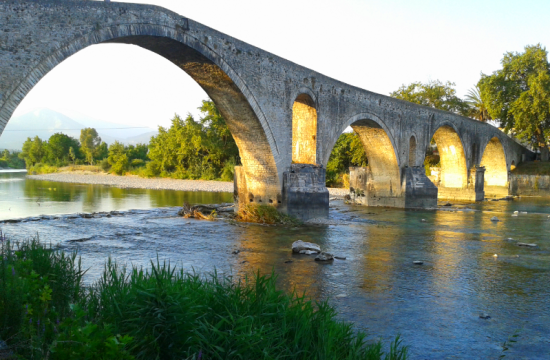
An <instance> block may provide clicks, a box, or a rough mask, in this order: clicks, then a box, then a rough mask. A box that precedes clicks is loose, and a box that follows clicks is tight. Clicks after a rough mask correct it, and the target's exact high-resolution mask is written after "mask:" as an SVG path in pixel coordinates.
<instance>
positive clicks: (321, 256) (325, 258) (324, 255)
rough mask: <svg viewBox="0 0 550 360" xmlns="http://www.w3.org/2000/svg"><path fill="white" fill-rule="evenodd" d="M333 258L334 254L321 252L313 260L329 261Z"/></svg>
mask: <svg viewBox="0 0 550 360" xmlns="http://www.w3.org/2000/svg"><path fill="white" fill-rule="evenodd" d="M331 260H334V255H332V254H329V253H326V252H322V253H320V254H319V255H317V256H316V257H315V261H331Z"/></svg>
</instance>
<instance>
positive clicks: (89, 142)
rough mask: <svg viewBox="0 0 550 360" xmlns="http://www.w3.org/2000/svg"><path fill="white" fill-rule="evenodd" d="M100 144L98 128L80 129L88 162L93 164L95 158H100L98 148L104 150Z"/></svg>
mask: <svg viewBox="0 0 550 360" xmlns="http://www.w3.org/2000/svg"><path fill="white" fill-rule="evenodd" d="M100 145H101V138H100V137H99V135H98V133H97V130H96V129H94V128H86V129H82V130H81V131H80V146H81V150H82V152H83V153H84V157H85V159H86V161H87V162H88V164H90V165H93V163H94V158H98V156H97V155H98V150H102V149H101V148H100Z"/></svg>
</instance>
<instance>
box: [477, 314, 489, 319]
mask: <svg viewBox="0 0 550 360" xmlns="http://www.w3.org/2000/svg"><path fill="white" fill-rule="evenodd" d="M479 318H480V319H483V320H489V319H490V318H491V316H490V315H489V314H485V313H483V314H480V315H479Z"/></svg>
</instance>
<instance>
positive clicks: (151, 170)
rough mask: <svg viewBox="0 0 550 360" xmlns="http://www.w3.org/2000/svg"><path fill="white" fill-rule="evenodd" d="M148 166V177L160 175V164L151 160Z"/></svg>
mask: <svg viewBox="0 0 550 360" xmlns="http://www.w3.org/2000/svg"><path fill="white" fill-rule="evenodd" d="M145 167H146V175H147V177H157V176H159V175H160V165H159V164H158V163H157V162H155V161H149V162H148V163H147V165H146V166H145Z"/></svg>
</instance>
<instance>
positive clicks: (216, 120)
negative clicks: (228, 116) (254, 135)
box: [147, 100, 240, 180]
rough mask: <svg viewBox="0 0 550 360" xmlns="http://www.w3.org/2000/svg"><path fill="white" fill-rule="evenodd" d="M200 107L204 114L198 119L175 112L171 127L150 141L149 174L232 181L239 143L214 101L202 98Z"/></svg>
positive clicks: (237, 158)
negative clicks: (183, 116)
mask: <svg viewBox="0 0 550 360" xmlns="http://www.w3.org/2000/svg"><path fill="white" fill-rule="evenodd" d="M199 109H200V110H201V111H202V113H203V114H204V116H203V117H201V118H200V120H199V121H198V122H197V121H195V119H193V117H192V116H191V115H188V116H187V118H185V120H183V119H182V118H180V117H179V116H178V115H176V116H175V117H174V118H173V119H172V126H170V128H168V129H165V128H163V127H159V133H158V135H157V136H153V137H152V138H151V141H150V143H149V153H148V155H147V156H148V157H149V158H150V159H151V162H150V163H149V164H147V169H148V172H149V173H150V175H153V176H157V175H159V174H164V175H168V174H170V176H173V177H176V178H185V179H187V178H189V179H205V180H210V179H217V178H220V177H223V178H224V179H226V180H230V178H231V176H232V174H233V169H234V166H235V165H236V164H238V163H239V160H240V159H239V150H238V148H237V144H236V143H235V140H234V139H233V136H232V135H231V132H230V131H229V128H228V127H227V124H226V123H225V120H224V119H223V117H222V115H221V114H220V112H219V111H218V109H217V108H216V106H215V105H214V103H213V102H212V101H210V100H205V101H203V103H202V106H201V107H200V108H199Z"/></svg>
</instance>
